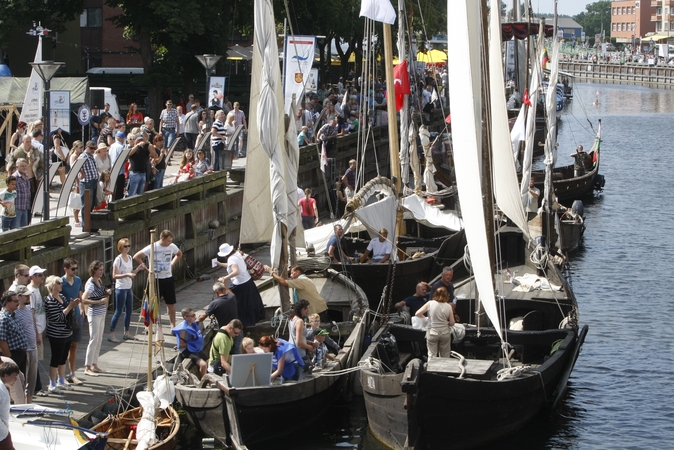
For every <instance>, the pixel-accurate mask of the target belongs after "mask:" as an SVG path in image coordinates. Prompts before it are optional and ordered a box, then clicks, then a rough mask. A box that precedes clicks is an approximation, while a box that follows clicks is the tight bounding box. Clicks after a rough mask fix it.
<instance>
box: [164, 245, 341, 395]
mask: <svg viewBox="0 0 674 450" xmlns="http://www.w3.org/2000/svg"><path fill="white" fill-rule="evenodd" d="M218 265H220V266H222V267H226V268H227V275H225V276H223V277H220V278H219V279H218V280H216V282H215V283H214V285H213V293H214V297H215V298H214V300H213V301H212V302H211V303H210V304H209V305H208V307H207V308H206V311H204V313H202V314H200V315H199V316H197V315H196V313H195V312H194V310H193V309H192V308H184V309H183V310H182V312H181V314H182V317H183V321H182V322H181V323H180V324H179V325H178V326H176V327H175V328H173V330H172V331H173V334H174V335H175V336H176V339H177V341H178V349H179V351H180V357H181V360H187V359H189V360H190V361H191V362H192V363H193V364H194V366H195V367H196V368H197V371H198V373H199V376H201V377H203V376H204V375H205V374H206V373H209V372H210V373H215V374H217V375H223V374H225V373H230V372H231V356H232V355H233V354H245V353H272V373H271V378H272V380H274V379H277V378H279V379H280V380H281V382H285V381H288V380H299V379H301V378H302V377H303V376H304V374H306V373H309V372H310V371H311V368H313V367H317V366H318V367H321V366H323V364H324V361H325V360H326V359H334V355H333V354H331V353H330V352H332V353H334V354H337V353H339V352H340V351H341V349H340V348H339V345H338V344H337V343H335V342H334V341H333V340H332V339H331V338H330V337H329V336H328V332H327V331H326V330H324V329H321V328H320V323H321V321H327V314H326V313H327V309H328V307H327V304H326V302H325V300H324V299H323V298H322V297H321V295H320V294H319V292H318V289H317V288H316V286H315V285H314V284H313V282H312V281H311V279H309V278H308V277H307V276H306V275H305V274H304V270H303V269H302V267H300V266H293V267H291V268H290V276H289V278H287V279H286V278H284V277H282V276H280V275H278V274H277V273H276V272H275V271H274V270H273V269H272V268H271V267H269V266H264V268H265V270H266V271H267V272H268V273H269V274H270V275H271V276H272V277H273V278H274V279H275V280H276V281H277V282H278V283H279V284H281V285H283V286H285V287H288V288H291V289H293V290H294V294H293V296H292V298H291V300H292V302H293V306H292V311H291V314H290V323H289V339H288V340H285V339H280V338H274V337H272V336H263V337H261V338H260V339H259V341H258V343H257V344H258V346H257V347H256V346H255V342H254V341H253V340H252V339H251V338H244V337H243V335H242V331H243V329H244V328H245V327H249V326H253V325H254V324H255V323H256V322H258V321H259V320H262V319H263V318H264V306H263V305H262V300H261V298H260V294H259V292H258V291H257V287H256V285H255V283H254V281H253V279H252V278H251V275H250V273H249V272H248V270H247V267H246V263H245V261H244V259H243V256H242V254H241V253H240V252H239V251H238V250H237V249H235V248H234V247H233V246H232V245H230V244H223V245H221V246H220V251H219V253H218ZM228 283H230V285H229V286H228V285H227V284H228ZM208 317H211V318H212V319H214V320H215V321H217V324H218V326H219V329H218V331H217V333H216V335H215V337H214V339H213V341H212V344H211V347H210V348H205V347H204V336H203V334H202V331H201V328H200V326H199V324H200V323H201V322H203V321H204V320H206V319H207V318H208Z"/></svg>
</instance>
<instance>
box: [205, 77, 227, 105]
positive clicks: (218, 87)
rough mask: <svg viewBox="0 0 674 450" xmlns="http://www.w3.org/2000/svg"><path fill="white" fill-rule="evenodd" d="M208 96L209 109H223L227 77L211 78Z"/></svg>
mask: <svg viewBox="0 0 674 450" xmlns="http://www.w3.org/2000/svg"><path fill="white" fill-rule="evenodd" d="M207 95H208V108H209V109H210V108H218V109H222V105H223V102H224V98H225V77H211V80H210V83H209V84H208V93H207Z"/></svg>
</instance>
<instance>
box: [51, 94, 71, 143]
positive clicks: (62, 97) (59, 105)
mask: <svg viewBox="0 0 674 450" xmlns="http://www.w3.org/2000/svg"><path fill="white" fill-rule="evenodd" d="M59 129H60V130H63V131H65V132H66V133H70V91H49V131H50V132H52V131H56V130H59Z"/></svg>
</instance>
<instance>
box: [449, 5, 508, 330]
mask: <svg viewBox="0 0 674 450" xmlns="http://www.w3.org/2000/svg"><path fill="white" fill-rule="evenodd" d="M480 23H481V17H480V2H476V1H474V0H452V1H450V2H447V29H448V31H449V33H448V44H449V45H448V48H449V58H448V60H447V67H448V69H449V73H448V74H449V97H450V98H451V99H452V105H453V106H454V108H455V109H456V108H459V109H460V111H461V112H460V113H458V114H452V131H453V136H452V138H453V142H454V164H455V166H456V168H457V170H456V184H457V188H458V191H459V201H460V202H461V212H462V215H463V221H464V226H465V230H466V239H467V241H468V247H469V248H470V255H471V261H472V264H473V272H474V274H475V282H476V285H477V289H478V292H479V293H480V298H481V301H482V305H483V307H484V310H485V313H486V314H487V316H488V317H489V319H490V320H491V322H492V324H493V325H494V327H495V328H496V331H497V332H498V333H499V336H501V338H503V336H502V334H501V325H500V321H499V317H498V312H497V309H496V300H495V297H494V286H493V284H492V283H493V278H492V270H491V265H490V261H489V250H488V245H487V230H486V226H485V217H484V211H483V209H482V188H481V161H480V153H481V150H482V137H481V133H482V124H481V121H482V101H481V89H480V80H481V79H482V74H481V72H480V55H481V50H482V45H481V44H482V37H481V34H482V27H481V25H480Z"/></svg>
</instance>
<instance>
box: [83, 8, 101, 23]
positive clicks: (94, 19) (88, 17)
mask: <svg viewBox="0 0 674 450" xmlns="http://www.w3.org/2000/svg"><path fill="white" fill-rule="evenodd" d="M102 26H103V8H85V10H84V12H83V13H82V15H81V16H80V28H101V27H102Z"/></svg>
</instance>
